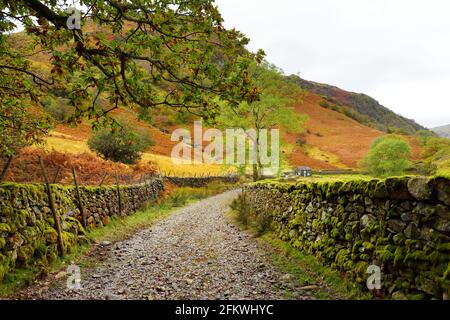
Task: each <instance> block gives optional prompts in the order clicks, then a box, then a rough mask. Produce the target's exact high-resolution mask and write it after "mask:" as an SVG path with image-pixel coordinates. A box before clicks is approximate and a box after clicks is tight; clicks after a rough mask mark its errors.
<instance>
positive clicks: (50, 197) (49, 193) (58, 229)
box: [39, 157, 65, 257]
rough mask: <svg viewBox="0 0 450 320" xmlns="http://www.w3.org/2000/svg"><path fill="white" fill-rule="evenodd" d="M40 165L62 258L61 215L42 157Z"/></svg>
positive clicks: (63, 250)
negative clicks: (56, 206) (57, 208)
mask: <svg viewBox="0 0 450 320" xmlns="http://www.w3.org/2000/svg"><path fill="white" fill-rule="evenodd" d="M39 165H40V166H41V171H42V175H43V176H44V181H45V189H46V191H47V196H48V203H49V206H50V211H51V212H52V214H53V219H54V220H55V227H56V233H57V234H58V246H59V252H60V255H61V256H62V257H64V256H65V249H64V240H63V237H62V232H61V224H60V221H59V214H58V212H57V211H56V209H55V202H54V199H53V194H52V189H51V185H50V183H49V181H48V176H47V172H46V171H45V167H44V161H43V160H42V158H41V157H39Z"/></svg>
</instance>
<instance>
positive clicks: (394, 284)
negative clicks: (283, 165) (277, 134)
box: [244, 177, 450, 299]
mask: <svg viewBox="0 0 450 320" xmlns="http://www.w3.org/2000/svg"><path fill="white" fill-rule="evenodd" d="M244 190H245V199H246V201H247V202H248V204H249V205H250V206H251V208H252V212H253V214H255V215H262V214H264V215H269V216H270V217H271V218H272V227H273V228H274V230H275V232H276V233H277V234H278V235H279V237H280V238H281V239H283V240H286V241H289V242H291V243H292V244H293V245H294V246H295V247H297V248H299V249H301V250H305V251H307V252H310V253H314V254H316V255H317V256H319V257H321V258H322V259H323V261H324V262H325V263H327V264H330V265H332V266H334V267H336V268H338V269H340V270H342V271H344V272H345V273H346V274H347V275H349V276H350V277H352V278H353V279H356V280H357V281H358V282H359V283H361V286H362V287H366V281H367V278H368V277H369V274H367V273H366V272H367V268H368V267H369V266H370V265H376V266H379V267H380V268H381V272H382V276H381V281H382V288H381V290H379V291H377V292H376V294H378V295H381V296H390V297H393V298H396V299H404V298H409V299H414V298H417V299H428V298H437V299H449V295H450V180H448V179H444V178H431V179H428V178H417V177H416V178H411V177H409V178H408V177H405V178H390V179H387V180H371V181H363V180H361V181H349V182H329V183H324V182H321V183H318V182H316V183H313V182H311V183H297V184H294V185H293V184H281V183H275V182H260V183H256V184H251V185H248V186H246V187H245V188H244Z"/></svg>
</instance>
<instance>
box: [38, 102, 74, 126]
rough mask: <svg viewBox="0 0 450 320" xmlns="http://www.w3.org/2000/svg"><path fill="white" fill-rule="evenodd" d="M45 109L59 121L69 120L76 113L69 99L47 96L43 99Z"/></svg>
mask: <svg viewBox="0 0 450 320" xmlns="http://www.w3.org/2000/svg"><path fill="white" fill-rule="evenodd" d="M42 105H43V106H44V108H45V110H46V111H47V112H48V114H50V115H51V116H52V118H53V119H55V120H56V121H58V122H67V120H69V118H70V117H71V116H72V115H73V113H74V110H75V109H74V108H73V107H72V106H71V105H70V104H69V100H68V99H63V98H58V97H56V98H53V97H46V98H44V99H42Z"/></svg>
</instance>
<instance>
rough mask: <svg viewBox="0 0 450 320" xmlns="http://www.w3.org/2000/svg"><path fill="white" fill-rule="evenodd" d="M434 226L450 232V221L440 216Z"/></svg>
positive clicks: (439, 229)
mask: <svg viewBox="0 0 450 320" xmlns="http://www.w3.org/2000/svg"><path fill="white" fill-rule="evenodd" d="M434 228H435V229H436V230H438V231H441V232H450V221H449V220H445V219H441V218H439V219H438V220H437V221H436V223H435V224H434Z"/></svg>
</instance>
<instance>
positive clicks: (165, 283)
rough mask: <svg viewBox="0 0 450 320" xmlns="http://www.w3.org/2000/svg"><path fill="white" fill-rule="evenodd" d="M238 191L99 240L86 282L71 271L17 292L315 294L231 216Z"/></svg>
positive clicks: (47, 295)
mask: <svg viewBox="0 0 450 320" xmlns="http://www.w3.org/2000/svg"><path fill="white" fill-rule="evenodd" d="M237 194H238V191H235V190H233V191H228V192H226V193H223V194H220V195H217V196H214V197H211V198H208V199H205V200H202V201H199V202H196V203H194V204H191V205H188V206H186V207H183V208H181V209H179V210H177V211H176V212H175V213H173V214H172V215H171V216H170V217H169V218H167V219H165V220H164V221H160V222H158V223H156V224H154V225H152V226H151V227H150V228H149V229H146V230H143V231H140V232H138V233H137V234H135V235H134V236H132V237H131V238H129V239H128V240H125V241H121V242H116V243H108V242H104V243H103V244H100V245H99V246H98V247H99V248H96V250H95V252H97V253H96V255H98V263H96V264H95V266H91V267H87V268H83V269H81V286H82V289H80V290H71V289H67V286H66V283H67V277H68V275H67V274H66V273H65V272H60V273H58V274H57V275H53V276H50V277H49V278H47V279H44V280H43V281H41V282H39V283H38V284H35V285H33V286H31V287H29V288H27V289H25V290H23V292H21V293H20V294H19V295H18V298H20V299H96V300H102V299H146V300H153V299H158V300H159V299H208V300H211V299H225V300H227V299H230V300H234V299H236V300H241V299H244V300H245V299H274V300H277V299H285V298H286V297H289V298H291V299H292V298H293V299H310V298H311V297H309V296H308V295H305V291H302V290H298V287H297V284H296V283H295V281H293V280H292V278H293V277H291V276H290V275H286V274H284V273H282V272H280V271H279V270H277V268H276V267H274V266H273V265H271V264H270V262H269V261H270V259H269V258H268V256H267V253H266V252H265V251H264V250H263V249H262V247H260V245H259V244H258V242H257V241H256V240H255V239H254V238H253V237H252V236H251V235H250V234H248V233H246V232H243V231H241V230H240V229H239V228H238V227H236V226H234V225H233V224H232V223H231V222H230V221H229V220H228V219H227V218H226V213H227V212H228V211H229V205H230V203H231V201H232V200H233V199H234V198H235V197H236V196H237Z"/></svg>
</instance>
